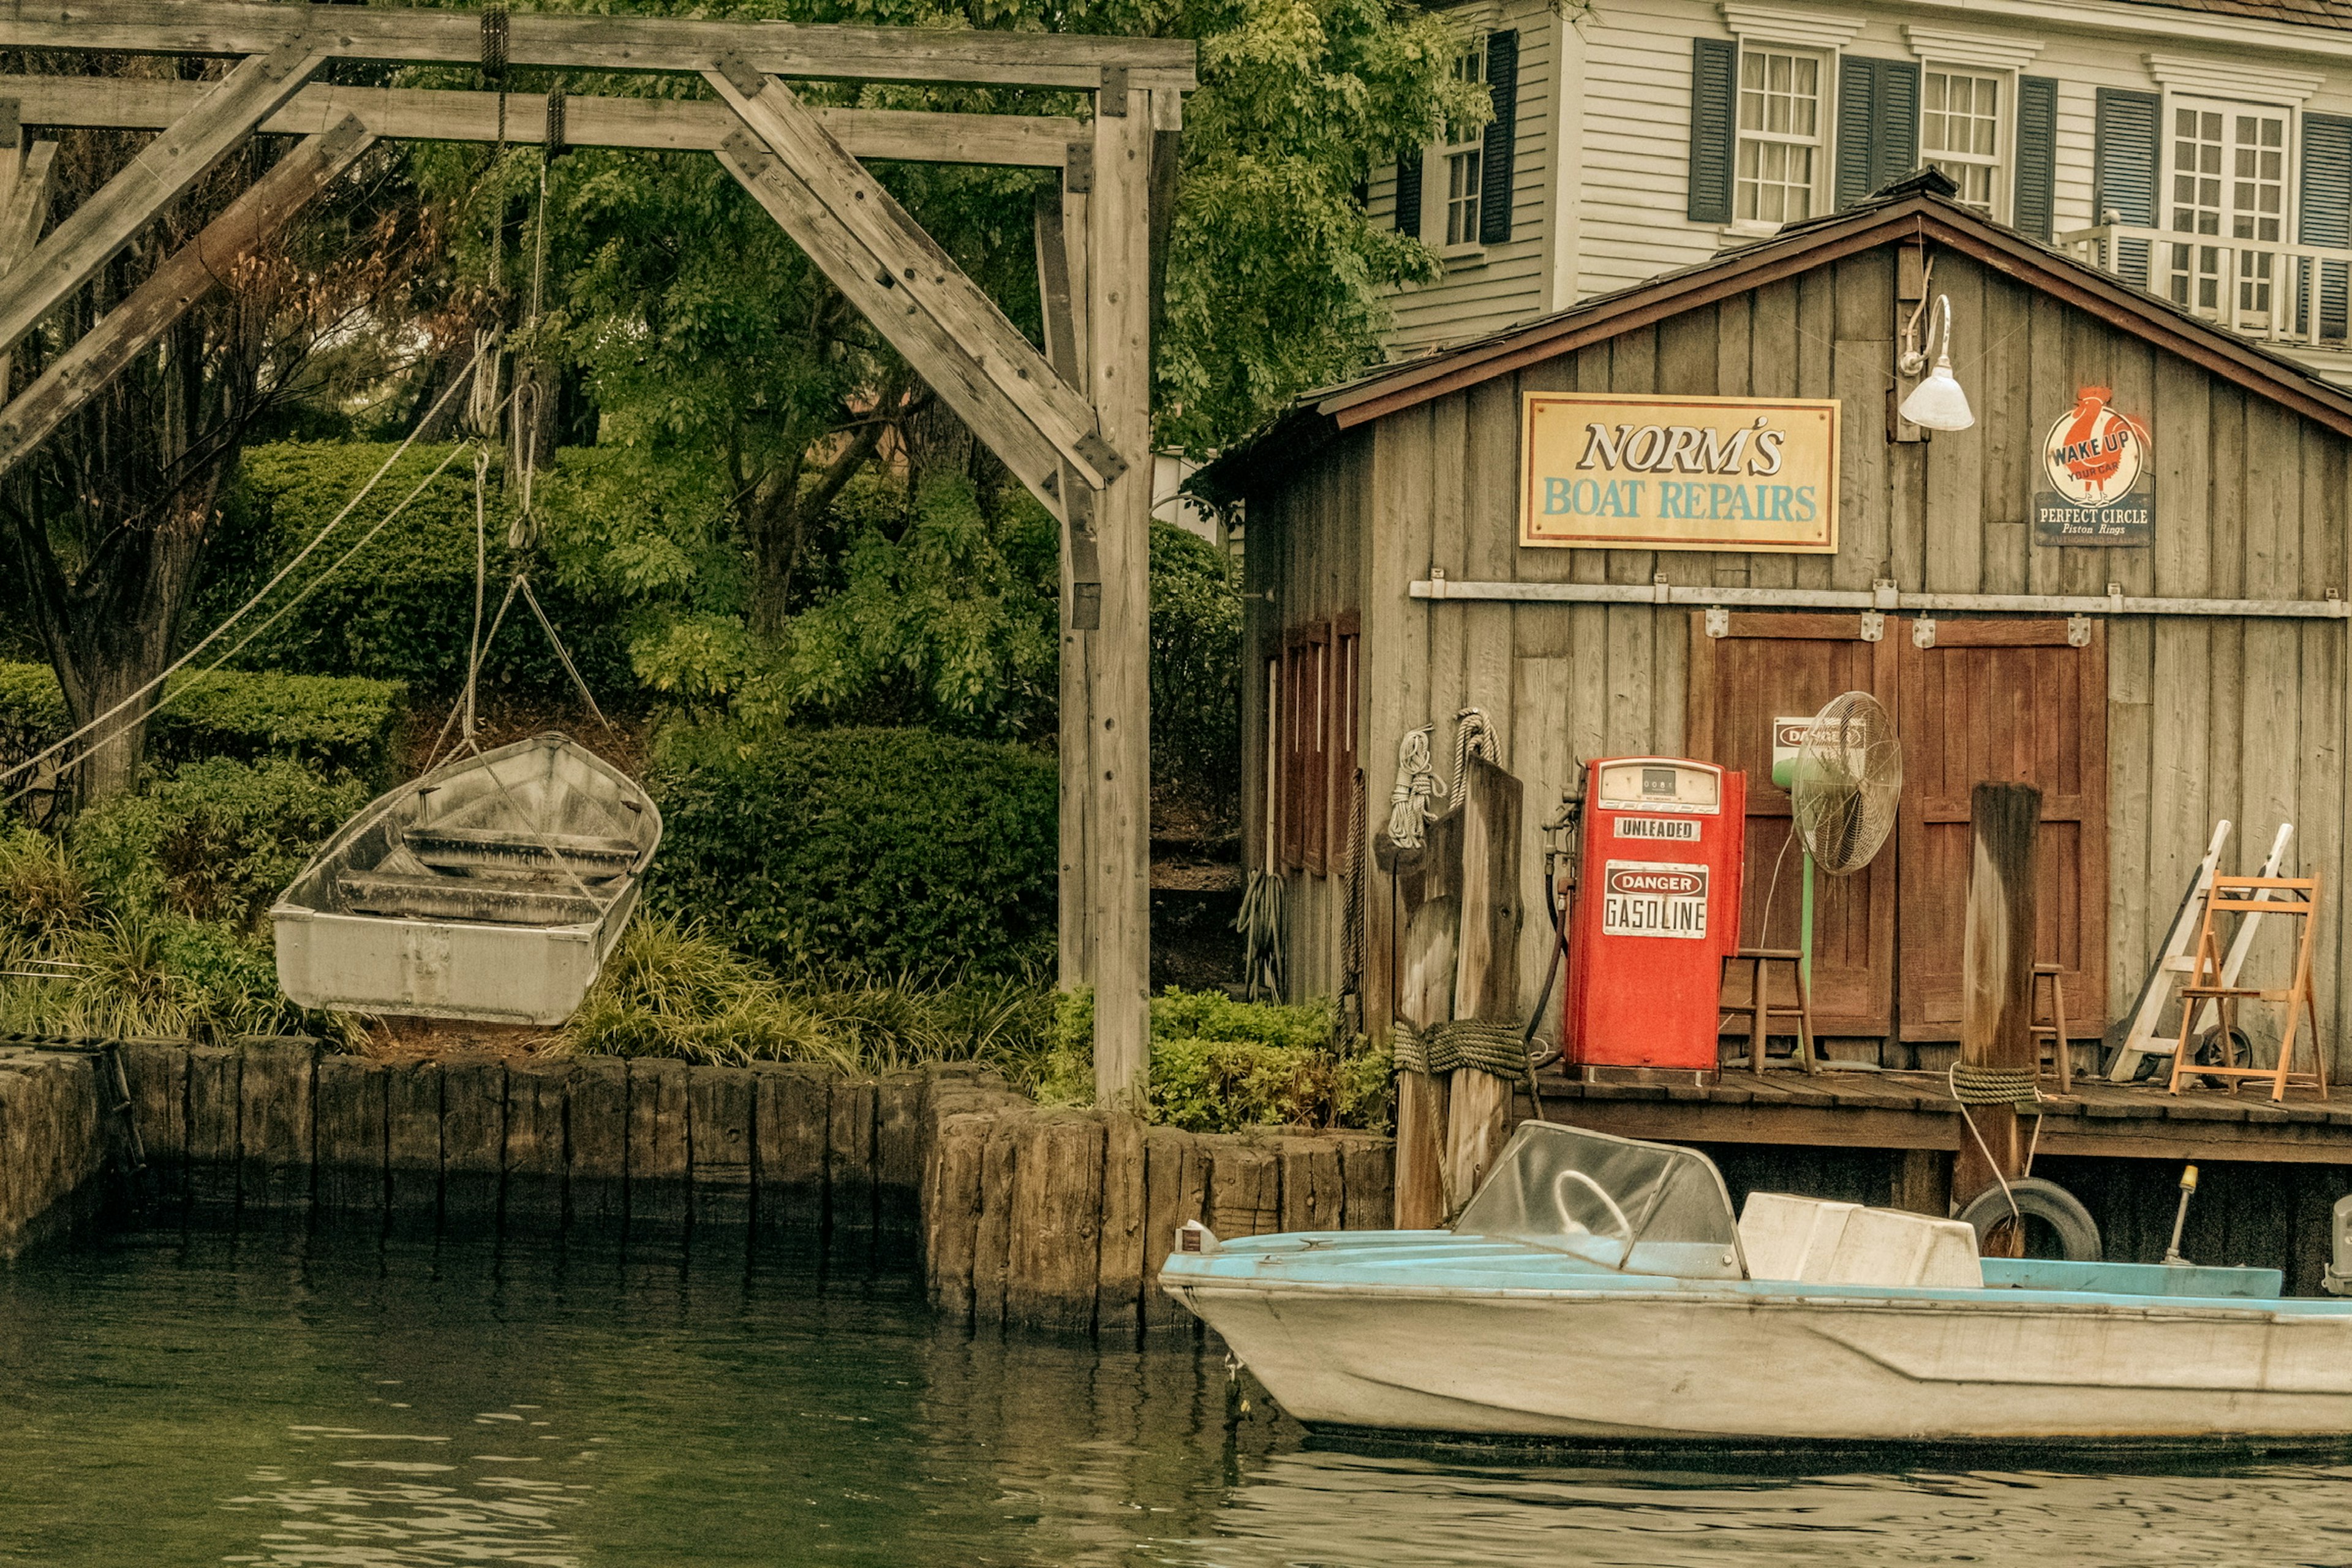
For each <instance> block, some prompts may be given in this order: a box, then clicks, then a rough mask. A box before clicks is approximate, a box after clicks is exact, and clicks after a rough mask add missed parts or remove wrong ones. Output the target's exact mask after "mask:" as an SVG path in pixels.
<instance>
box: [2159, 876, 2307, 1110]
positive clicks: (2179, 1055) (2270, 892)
mask: <svg viewBox="0 0 2352 1568" xmlns="http://www.w3.org/2000/svg"><path fill="white" fill-rule="evenodd" d="M2216 914H2237V915H2242V916H2243V915H2257V914H2260V915H2282V916H2284V917H2285V918H2287V919H2289V920H2299V921H2302V922H2303V936H2302V939H2301V940H2300V941H2298V942H2296V943H2295V946H2294V979H2293V980H2292V981H2291V982H2289V983H2288V984H2287V986H2286V988H2285V989H2284V990H2283V991H2280V990H2264V989H2263V988H2262V987H2261V986H2256V985H2235V984H2230V983H2229V982H2228V981H2227V980H2225V979H2224V978H2223V975H2222V968H2221V938H2220V936H2219V935H2218V934H2217V933H2216V932H2215V931H2214V930H2213V917H2214V916H2215V915H2216ZM2318 929H2319V879H2318V878H2316V877H2216V878H2214V879H2213V882H2212V886H2211V887H2210V888H2209V889H2207V890H2206V894H2205V914H2204V918H2203V919H2201V920H2200V921H2198V925H2197V957H2196V959H2195V961H2194V962H2193V963H2191V964H2190V966H2189V984H2186V985H2184V986H2182V987H2181V988H2180V1039H2179V1042H2178V1043H2177V1044H2176V1045H2175V1046H2174V1047H2173V1050H2172V1085H2171V1089H2172V1092H2173V1093H2174V1094H2179V1092H2180V1080H2181V1079H2184V1078H2221V1079H2229V1080H2230V1092H2231V1093H2232V1094H2235V1093H2237V1091H2238V1080H2239V1079H2249V1078H2253V1079H2270V1081H2271V1099H2272V1100H2273V1101H2277V1100H2284V1099H2285V1098H2286V1086H2287V1085H2288V1084H2289V1083H2299V1084H2309V1085H2311V1086H2312V1087H2313V1088H2315V1089H2318V1090H2319V1098H2320V1099H2322V1100H2326V1098H2327V1063H2326V1060H2325V1058H2322V1056H2321V1054H2320V1050H2319V1005H2318V1003H2317V1002H2316V1001H2315V1000H2314V999H2313V996H2312V994H2311V948H2312V941H2313V938H2314V936H2315V934H2316V933H2317V931H2318ZM2203 1002H2211V1003H2212V1004H2213V1005H2214V1006H2215V1007H2216V1009H2217V1010H2218V1012H2219V1013H2220V1019H2219V1023H2220V1027H2219V1029H2218V1030H2217V1032H2216V1035H2215V1038H2216V1039H2217V1040H2218V1041H2219V1042H2220V1044H2221V1066H2219V1067H2202V1066H2198V1067H2192V1066H2191V1065H2190V1064H2189V1035H2190V1033H2191V1032H2192V1031H2193V1030H2194V1029H2195V1028H2196V1026H2197V1015H2198V1013H2199V1011H2200V1007H2199V1004H2200V1003H2203ZM2242 1002H2277V1003H2282V1004H2284V1005H2285V1007H2286V1029H2285V1032H2284V1034H2282V1035H2281V1036H2280V1037H2279V1056H2278V1066H2277V1067H2275V1068H2258V1067H2240V1066H2239V1065H2238V1064H2237V1062H2236V1061H2235V1060H2234V1059H2233V1058H2234V1057H2235V1056H2236V1051H2235V1050H2234V1048H2233V1047H2232V1046H2231V1034H2232V1032H2233V1031H2234V1030H2235V1029H2236V1028H2237V1025H2238V1005H2239V1004H2240V1003H2242ZM2298 1005H2300V1011H2298V1010H2297V1009H2298ZM2306 1018H2307V1019H2309V1020H2310V1023H2311V1066H2312V1070H2311V1071H2310V1072H2307V1073H2300V1072H2294V1071H2293V1070H2291V1069H2292V1068H2293V1067H2294V1037H2295V1030H2296V1026H2298V1025H2299V1024H2301V1023H2302V1022H2304V1020H2305V1019H2306Z"/></svg>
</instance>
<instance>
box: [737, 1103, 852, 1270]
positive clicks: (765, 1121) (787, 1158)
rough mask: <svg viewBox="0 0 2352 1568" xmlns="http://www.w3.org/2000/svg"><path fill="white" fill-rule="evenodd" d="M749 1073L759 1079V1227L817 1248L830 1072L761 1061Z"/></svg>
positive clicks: (820, 1230)
mask: <svg viewBox="0 0 2352 1568" xmlns="http://www.w3.org/2000/svg"><path fill="white" fill-rule="evenodd" d="M751 1071H752V1074H753V1076H754V1077H756V1078H757V1079H759V1109H758V1112H757V1115H756V1118H755V1122H754V1125H755V1126H756V1127H757V1129H758V1131H757V1133H756V1137H755V1142H756V1144H757V1147H758V1151H759V1152H758V1163H759V1173H758V1181H759V1189H758V1196H757V1198H756V1201H755V1209H756V1214H757V1218H758V1223H759V1226H760V1229H761V1232H762V1233H763V1234H765V1235H768V1236H772V1237H782V1238H785V1239H787V1240H789V1241H790V1242H791V1243H793V1245H794V1246H797V1247H807V1248H810V1249H814V1248H816V1247H821V1246H823V1245H824V1177H825V1159H824V1150H825V1139H826V1136H827V1128H828V1126H829V1124H830V1120H831V1114H832V1113H831V1110H830V1107H829V1103H828V1095H829V1090H830V1085H831V1079H830V1076H829V1075H827V1074H825V1073H824V1072H822V1071H820V1070H819V1069H817V1068H813V1067H807V1066H803V1065H801V1064H798V1063H792V1064H777V1063H761V1064H760V1065H758V1066H756V1067H754V1068H752V1069H751Z"/></svg>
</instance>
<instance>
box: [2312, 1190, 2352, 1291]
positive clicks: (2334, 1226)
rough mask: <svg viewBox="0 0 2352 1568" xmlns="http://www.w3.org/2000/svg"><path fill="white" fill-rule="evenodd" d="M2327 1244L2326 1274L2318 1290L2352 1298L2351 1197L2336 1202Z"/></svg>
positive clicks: (2329, 1226)
mask: <svg viewBox="0 0 2352 1568" xmlns="http://www.w3.org/2000/svg"><path fill="white" fill-rule="evenodd" d="M2328 1242H2329V1256H2328V1259H2327V1273H2326V1277H2325V1278H2323V1279H2321V1280H2320V1281H2319V1288H2320V1289H2323V1290H2325V1291H2326V1292H2327V1293H2328V1294H2329V1295H2331V1296H2352V1196H2347V1197H2341V1198H2338V1199H2336V1214H2335V1217H2334V1218H2333V1219H2332V1220H2330V1221H2329V1225H2328Z"/></svg>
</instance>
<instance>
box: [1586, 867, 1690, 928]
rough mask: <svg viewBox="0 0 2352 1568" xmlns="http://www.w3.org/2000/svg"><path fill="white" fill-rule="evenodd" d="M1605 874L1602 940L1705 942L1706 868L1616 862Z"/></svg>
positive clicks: (1602, 899)
mask: <svg viewBox="0 0 2352 1568" xmlns="http://www.w3.org/2000/svg"><path fill="white" fill-rule="evenodd" d="M1606 871H1607V875H1606V877H1605V878H1604V879H1603V881H1604V886H1603V887H1602V889H1601V935H1603V936H1668V937H1685V938H1688V939H1689V940H1691V941H1694V942H1696V941H1700V940H1702V939H1704V938H1705V937H1706V872H1707V868H1706V867H1704V866H1684V865H1676V864H1674V863H1672V862H1669V861H1664V860H1612V861H1610V862H1608V864H1607V867H1606Z"/></svg>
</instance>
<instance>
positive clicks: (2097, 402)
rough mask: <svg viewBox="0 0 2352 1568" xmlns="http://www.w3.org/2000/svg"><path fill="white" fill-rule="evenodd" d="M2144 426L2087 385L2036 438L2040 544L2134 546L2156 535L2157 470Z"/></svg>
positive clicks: (2101, 389)
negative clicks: (2039, 442)
mask: <svg viewBox="0 0 2352 1568" xmlns="http://www.w3.org/2000/svg"><path fill="white" fill-rule="evenodd" d="M2155 467H2156V466H2155V460H2154V454H2153V453H2152V452H2150V451H2149V450H2148V439H2147V425H2146V424H2145V423H2144V422H2142V421H2141V420H2138V419H2136V418H2134V417H2133V416H2131V415H2129V414H2127V413H2125V412H2123V411H2122V410H2120V409H2118V408H2116V406H2115V394H2114V393H2113V392H2112V391H2110V390H2109V389H2108V388H2106V387H2104V386H2086V387H2084V388H2083V389H2082V390H2081V391H2079V392H2077V393H2076V394H2075V395H2074V407H2072V408H2070V409H2068V410H2067V411H2066V412H2065V413H2063V414H2062V415H2060V416H2058V418H2057V420H2056V421H2055V422H2054V423H2053V424H2052V425H2051V426H2050V428H2049V430H2048V431H2047V432H2045V433H2044V435H2043V436H2042V483H2043V484H2045V485H2047V486H2048V487H2049V488H2048V489H2042V490H2037V491H2036V492H2035V494H2034V497H2033V537H2034V541H2035V542H2036V543H2040V544H2070V545H2085V544H2087V545H2134V544H2148V543H2152V542H2154V541H2155V538H2156V472H2155Z"/></svg>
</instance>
